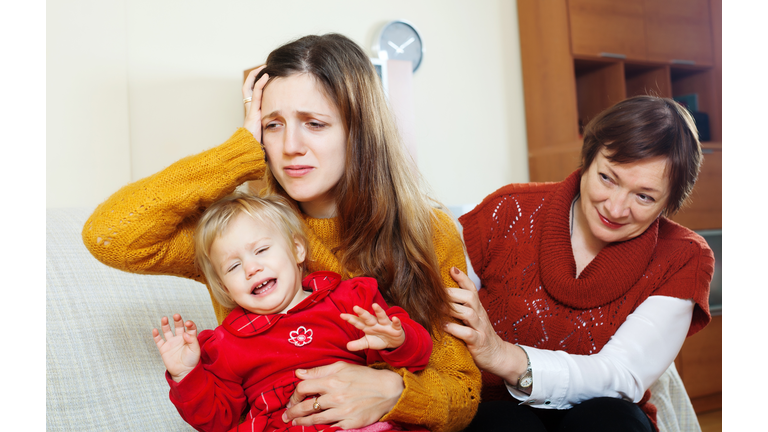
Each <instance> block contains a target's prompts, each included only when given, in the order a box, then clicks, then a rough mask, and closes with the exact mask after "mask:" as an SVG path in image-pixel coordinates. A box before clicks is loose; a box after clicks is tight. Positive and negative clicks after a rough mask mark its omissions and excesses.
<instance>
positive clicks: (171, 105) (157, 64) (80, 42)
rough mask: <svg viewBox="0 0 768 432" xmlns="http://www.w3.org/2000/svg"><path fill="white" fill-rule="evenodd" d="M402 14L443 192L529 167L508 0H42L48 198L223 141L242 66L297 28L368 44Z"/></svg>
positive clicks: (424, 166)
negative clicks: (413, 45) (415, 55)
mask: <svg viewBox="0 0 768 432" xmlns="http://www.w3.org/2000/svg"><path fill="white" fill-rule="evenodd" d="M396 18H403V19H406V20H409V21H411V22H412V23H414V24H415V25H416V26H417V27H418V28H419V30H420V31H421V32H422V35H423V37H424V41H425V46H426V48H427V53H426V56H425V59H424V62H423V63H422V67H421V68H420V69H419V70H418V71H417V72H416V74H415V76H414V82H413V87H414V89H413V91H414V101H415V112H416V143H417V146H418V163H419V168H420V169H421V172H422V173H423V175H424V178H425V180H426V181H427V183H428V184H429V185H430V186H431V189H432V191H433V193H434V196H435V197H436V198H438V199H440V200H441V201H443V202H444V203H445V204H447V205H461V204H466V203H477V202H479V201H480V200H482V198H483V197H484V196H485V195H487V194H488V193H490V192H492V191H494V190H495V189H497V188H498V187H500V186H502V185H504V184H507V183H511V182H522V181H527V180H528V170H527V159H526V145H525V120H524V110H523V99H522V98H523V94H522V78H521V71H520V54H519V43H518V33H517V13H516V3H515V2H514V1H507V0H475V1H471V2H470V1H463V0H462V1H446V0H420V1H413V0H387V1H359V0H334V1H329V0H324V1H322V2H309V1H298V0H292V1H282V2H264V1H245V0H228V1H225V2H208V1H200V0H184V1H181V0H164V1H160V2H158V1H154V0H130V1H128V0H101V1H98V2H96V1H85V0H68V1H66V2H65V1H63V0H49V1H48V2H47V35H46V41H47V64H46V73H47V97H46V106H47V113H46V114H47V153H46V154H47V177H46V178H47V180H46V188H47V201H46V204H47V206H48V207H77V206H89V207H93V206H95V205H96V204H98V203H99V202H101V201H102V200H103V199H105V198H106V197H107V196H108V195H109V194H111V193H112V192H114V191H116V190H117V189H118V188H120V187H121V186H123V185H124V184H126V183H128V182H130V181H133V180H137V179H139V178H142V177H145V176H147V175H150V174H152V173H154V172H156V171H158V170H160V169H162V168H164V167H166V166H167V165H169V164H171V163H172V162H174V161H176V160H177V159H180V158H182V157H184V156H187V155H190V154H194V153H196V152H199V151H201V150H204V149H206V148H209V147H212V146H214V145H217V144H219V143H221V142H223V141H225V140H226V139H227V138H228V137H229V136H230V135H231V134H232V133H233V132H234V130H235V129H236V128H237V127H238V126H240V125H241V122H242V115H243V112H242V102H241V98H242V97H241V95H240V85H241V83H242V72H243V70H244V69H247V68H250V67H253V66H255V65H257V64H260V63H261V62H263V61H264V59H265V58H266V56H267V54H268V53H269V52H270V51H271V50H272V49H274V48H275V47H277V46H278V45H280V44H282V43H285V42H287V41H289V40H291V39H294V38H296V37H299V36H302V35H305V34H311V33H326V32H339V33H343V34H345V35H347V36H349V37H350V38H352V39H353V40H355V41H356V42H358V43H359V44H360V45H362V46H363V47H364V48H365V49H367V50H370V46H371V42H372V38H373V35H374V32H375V31H376V30H377V29H378V28H379V27H380V26H381V25H382V24H383V23H384V22H386V21H388V20H391V19H396Z"/></svg>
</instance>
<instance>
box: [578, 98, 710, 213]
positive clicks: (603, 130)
mask: <svg viewBox="0 0 768 432" xmlns="http://www.w3.org/2000/svg"><path fill="white" fill-rule="evenodd" d="M603 148H605V149H606V150H608V154H607V155H606V156H607V158H608V160H610V161H611V162H616V163H620V164H622V163H629V162H635V161H638V160H641V159H646V158H651V157H655V156H664V157H666V158H667V173H666V174H667V178H668V179H669V186H670V193H669V200H668V201H667V206H666V208H665V209H664V214H665V215H667V216H669V215H673V214H675V213H676V212H677V211H678V210H679V209H680V208H681V207H682V206H683V204H684V203H685V202H686V200H687V199H688V197H689V196H690V194H691V191H693V186H694V185H695V184H696V179H697V178H698V176H699V169H700V167H701V162H702V155H701V144H700V143H699V133H698V131H697V129H696V124H695V123H694V121H693V117H691V114H690V113H689V112H688V110H687V109H685V108H683V107H682V106H681V105H680V104H678V103H677V102H675V101H674V100H672V99H668V98H661V97H656V96H635V97H631V98H629V99H625V100H623V101H621V102H619V103H617V104H616V105H614V106H612V107H611V108H608V109H607V110H605V111H603V112H601V113H600V114H598V115H597V117H595V118H593V119H592V120H591V121H590V122H589V124H587V126H586V127H585V128H584V145H583V147H582V148H581V174H582V175H583V174H584V173H585V172H586V171H587V170H588V169H589V167H590V165H592V161H594V159H595V157H596V156H597V154H598V152H599V151H600V150H602V149H603Z"/></svg>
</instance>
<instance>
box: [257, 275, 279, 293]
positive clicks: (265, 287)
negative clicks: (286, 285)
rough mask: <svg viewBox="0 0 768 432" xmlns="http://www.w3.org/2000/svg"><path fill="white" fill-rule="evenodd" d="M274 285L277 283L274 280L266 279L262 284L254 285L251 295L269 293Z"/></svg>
mask: <svg viewBox="0 0 768 432" xmlns="http://www.w3.org/2000/svg"><path fill="white" fill-rule="evenodd" d="M276 283H277V280H276V279H267V280H265V281H264V282H262V283H260V284H258V285H256V287H255V288H253V291H251V294H252V295H259V294H261V293H263V292H266V291H269V290H270V289H271V288H272V287H273V286H274V285H275V284H276Z"/></svg>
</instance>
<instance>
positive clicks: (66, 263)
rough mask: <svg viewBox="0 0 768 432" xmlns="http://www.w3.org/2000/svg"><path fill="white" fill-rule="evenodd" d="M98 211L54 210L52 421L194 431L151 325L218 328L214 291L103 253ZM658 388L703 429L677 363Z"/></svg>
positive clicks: (49, 258) (675, 419)
mask: <svg viewBox="0 0 768 432" xmlns="http://www.w3.org/2000/svg"><path fill="white" fill-rule="evenodd" d="M91 211H92V209H83V208H78V209H48V210H47V212H46V311H45V317H46V401H45V404H46V425H47V430H48V431H74V430H77V431H104V430H117V429H120V430H129V431H159V430H162V431H187V430H194V429H192V428H191V427H190V426H189V425H187V424H186V423H185V422H184V421H183V420H182V419H181V417H180V416H179V414H178V413H177V412H176V409H175V408H174V406H173V405H172V404H171V402H170V400H169V399H168V384H167V383H166V382H165V377H164V372H165V367H164V366H163V362H162V360H161V359H160V356H159V355H158V353H157V348H156V347H155V343H154V341H153V340H152V329H153V328H155V327H159V325H160V324H159V323H160V318H161V317H162V316H168V317H170V316H172V315H173V314H174V313H180V314H181V315H182V317H184V318H185V319H194V320H195V322H196V323H197V325H198V327H199V328H201V329H209V328H213V327H215V326H216V324H217V323H216V316H215V315H214V313H213V308H212V306H211V299H210V297H209V294H208V290H207V289H206V287H205V286H204V285H202V284H200V283H198V282H195V281H192V280H187V279H184V278H179V277H173V276H147V275H135V274H130V273H126V272H122V271H119V270H115V269H112V268H110V267H107V266H105V265H103V264H101V263H100V262H98V261H96V259H94V258H93V257H92V256H91V255H90V253H89V252H88V250H87V249H86V248H85V246H84V245H83V242H82V240H81V237H80V231H81V230H82V227H83V224H84V223H85V220H86V219H87V217H88V216H89V215H90V213H91ZM651 390H652V392H653V399H652V402H653V403H655V404H656V406H657V407H658V409H659V426H660V428H661V430H662V431H665V432H666V431H669V432H677V431H700V430H701V429H700V428H699V425H698V421H697V419H696V416H695V414H694V412H693V408H692V406H691V404H690V400H689V399H688V396H687V394H686V393H685V389H684V387H683V384H682V381H681V380H680V376H679V375H678V374H677V371H676V370H675V368H674V364H673V365H672V366H671V367H670V368H669V369H668V370H667V371H666V372H665V373H664V375H662V377H661V378H660V379H659V381H658V382H656V383H655V384H654V385H653V387H652V388H651Z"/></svg>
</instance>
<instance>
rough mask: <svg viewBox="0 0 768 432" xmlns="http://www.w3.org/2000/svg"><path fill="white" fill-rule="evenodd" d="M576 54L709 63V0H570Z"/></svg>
mask: <svg viewBox="0 0 768 432" xmlns="http://www.w3.org/2000/svg"><path fill="white" fill-rule="evenodd" d="M568 16H569V22H570V38H571V49H572V52H573V54H574V55H576V56H579V55H584V56H596V57H613V58H621V59H626V60H639V61H655V62H668V63H672V64H693V65H705V66H710V65H712V62H713V52H712V45H713V44H712V26H711V17H710V8H709V0H674V1H669V0H643V1H615V0H569V1H568Z"/></svg>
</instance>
